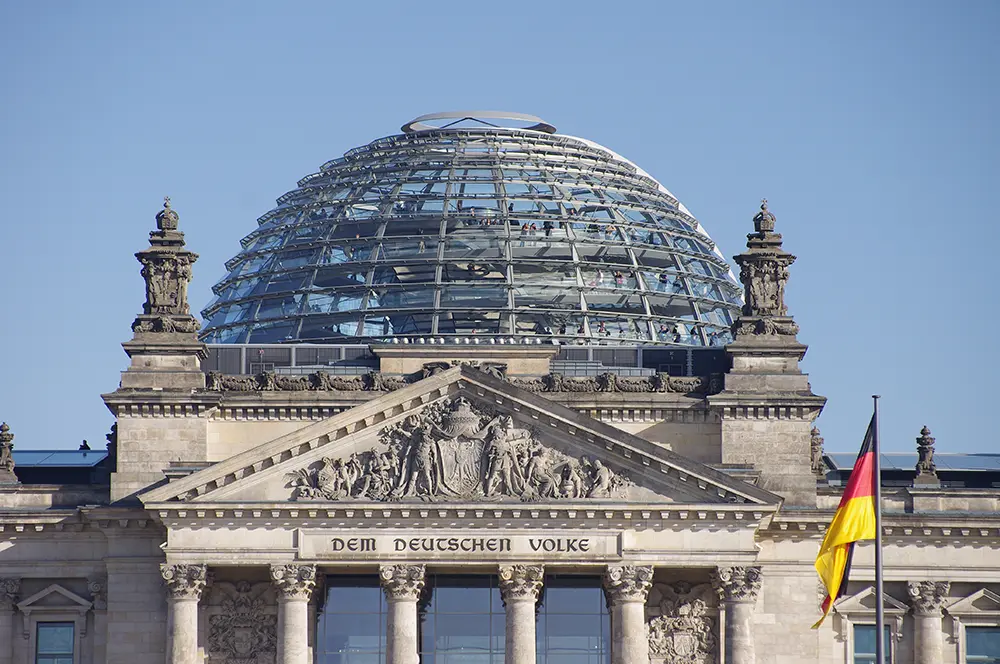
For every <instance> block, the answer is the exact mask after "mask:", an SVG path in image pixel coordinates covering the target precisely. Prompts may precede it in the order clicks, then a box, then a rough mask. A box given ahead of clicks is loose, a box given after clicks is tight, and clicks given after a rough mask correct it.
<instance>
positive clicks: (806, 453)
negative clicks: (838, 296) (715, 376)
mask: <svg viewBox="0 0 1000 664" xmlns="http://www.w3.org/2000/svg"><path fill="white" fill-rule="evenodd" d="M753 224H754V232H753V233H750V234H749V235H747V250H746V251H745V252H744V253H742V254H739V255H737V256H734V257H733V260H735V261H736V264H737V265H739V266H740V281H741V282H743V288H744V293H745V304H744V305H743V312H742V315H741V316H740V317H739V319H738V320H737V321H736V323H735V324H734V325H733V336H734V341H733V343H732V344H730V345H729V346H728V347H727V351H728V355H729V358H730V361H731V362H732V368H731V369H730V371H729V372H728V373H727V374H726V377H725V389H724V391H723V392H721V393H720V394H717V395H715V396H712V397H710V399H709V403H710V404H711V407H712V408H713V409H716V410H717V412H718V414H719V417H720V419H721V422H722V462H723V463H724V464H749V465H752V466H753V467H754V468H755V469H756V470H757V471H758V472H759V473H760V485H761V487H762V488H765V489H768V490H769V491H773V492H775V493H778V494H780V495H782V496H784V497H785V504H786V505H788V506H795V507H815V505H816V475H815V474H814V471H813V469H812V464H811V457H812V454H811V439H812V435H811V429H812V423H813V420H815V419H816V417H817V416H818V415H819V413H820V411H821V410H822V408H823V405H824V404H825V403H826V398H825V397H821V396H817V395H815V394H813V392H812V388H811V387H810V385H809V377H808V376H807V375H806V374H804V373H802V371H801V369H800V368H799V361H800V360H801V359H802V358H803V357H804V356H805V353H806V346H805V345H804V344H802V343H799V341H798V339H797V337H796V335H797V334H798V331H799V326H798V325H796V323H795V321H794V320H793V319H792V317H791V316H790V315H788V307H787V306H786V305H785V285H786V284H787V282H788V267H789V266H790V265H791V264H792V263H793V262H795V256H793V255H791V254H790V253H788V252H787V251H785V250H784V249H782V247H781V242H782V241H781V235H780V234H779V233H776V232H775V231H774V226H775V216H774V214H772V213H771V211H770V210H768V209H767V201H766V200H764V201H762V203H761V206H760V212H758V213H757V215H756V216H754V218H753Z"/></svg>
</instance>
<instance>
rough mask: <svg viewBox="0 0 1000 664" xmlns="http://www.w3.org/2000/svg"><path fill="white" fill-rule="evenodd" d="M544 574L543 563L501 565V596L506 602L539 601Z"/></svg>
mask: <svg viewBox="0 0 1000 664" xmlns="http://www.w3.org/2000/svg"><path fill="white" fill-rule="evenodd" d="M544 576H545V567H544V566H542V565H501V566H500V597H501V598H502V599H503V602H504V604H505V605H506V604H507V602H509V601H511V600H531V601H532V602H534V601H537V600H538V593H539V592H541V590H542V578H543V577H544Z"/></svg>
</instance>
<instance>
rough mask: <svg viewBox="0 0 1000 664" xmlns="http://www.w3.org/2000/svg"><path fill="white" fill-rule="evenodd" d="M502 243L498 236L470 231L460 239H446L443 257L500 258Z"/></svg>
mask: <svg viewBox="0 0 1000 664" xmlns="http://www.w3.org/2000/svg"><path fill="white" fill-rule="evenodd" d="M502 252H503V249H502V244H501V241H500V239H499V238H497V237H489V236H484V235H483V233H481V232H479V233H475V234H472V233H470V234H469V235H467V236H463V237H461V238H460V239H454V240H446V241H445V243H444V257H445V258H446V259H461V258H501V257H502V256H503V253H502Z"/></svg>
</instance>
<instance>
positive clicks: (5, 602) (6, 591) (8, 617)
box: [0, 578, 21, 664]
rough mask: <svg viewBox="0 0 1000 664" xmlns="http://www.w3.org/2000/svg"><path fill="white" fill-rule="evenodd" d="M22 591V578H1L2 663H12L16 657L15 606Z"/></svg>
mask: <svg viewBox="0 0 1000 664" xmlns="http://www.w3.org/2000/svg"><path fill="white" fill-rule="evenodd" d="M20 592H21V579H17V578H6V579H0V644H6V645H2V646H0V664H11V662H12V661H13V657H14V652H13V651H14V647H13V643H14V607H15V606H16V605H17V600H18V595H19V594H20Z"/></svg>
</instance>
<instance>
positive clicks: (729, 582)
mask: <svg viewBox="0 0 1000 664" xmlns="http://www.w3.org/2000/svg"><path fill="white" fill-rule="evenodd" d="M760 580H761V579H760V567H756V566H755V567H720V568H719V569H717V570H716V571H715V575H714V577H713V578H712V584H713V585H714V586H715V590H716V592H717V593H718V594H719V601H720V602H722V605H723V607H724V608H725V610H726V627H725V630H726V653H725V662H726V664H755V662H756V661H757V655H756V651H755V649H754V642H753V622H752V617H753V609H754V606H755V605H756V604H757V595H758V594H759V593H760Z"/></svg>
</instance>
